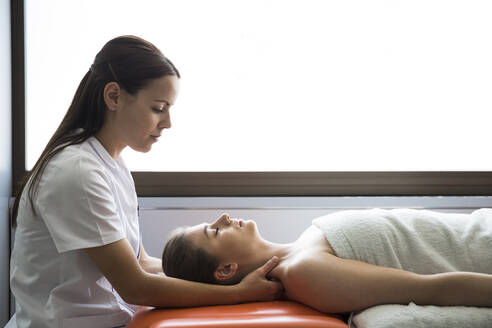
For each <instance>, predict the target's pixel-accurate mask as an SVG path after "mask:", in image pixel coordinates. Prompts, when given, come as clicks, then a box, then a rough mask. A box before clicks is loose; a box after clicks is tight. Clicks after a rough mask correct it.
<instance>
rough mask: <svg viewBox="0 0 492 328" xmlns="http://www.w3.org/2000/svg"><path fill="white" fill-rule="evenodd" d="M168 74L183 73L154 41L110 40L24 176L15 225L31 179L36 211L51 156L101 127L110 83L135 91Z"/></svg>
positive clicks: (15, 207) (14, 209) (15, 206)
mask: <svg viewBox="0 0 492 328" xmlns="http://www.w3.org/2000/svg"><path fill="white" fill-rule="evenodd" d="M167 75H174V76H177V77H178V78H179V77H180V74H179V72H178V70H177V69H176V67H175V66H174V65H173V63H171V61H170V60H169V59H167V58H166V57H165V56H164V55H163V54H162V52H161V51H160V50H159V49H158V48H157V47H156V46H154V45H153V44H152V43H150V42H148V41H146V40H144V39H142V38H139V37H136V36H132V35H126V36H120V37H117V38H114V39H112V40H110V41H108V42H107V43H106V44H105V45H104V47H103V48H102V49H101V51H99V53H98V54H97V55H96V58H95V59H94V62H93V64H92V65H91V67H90V68H89V70H88V72H87V73H86V74H85V76H84V77H83V79H82V81H81V82H80V84H79V86H78V88H77V91H76V92H75V96H74V98H73V100H72V103H71V104H70V107H69V108H68V111H67V113H66V114H65V117H64V118H63V120H62V122H61V123H60V125H59V126H58V129H57V130H56V131H55V133H54V134H53V136H52V137H51V139H50V140H49V142H48V144H47V145H46V148H45V149H44V150H43V152H42V154H41V156H40V157H39V159H38V160H37V162H36V164H35V165H34V167H33V169H32V170H31V171H30V172H29V173H28V174H27V176H26V177H25V178H24V181H23V182H22V185H21V188H20V190H19V192H18V193H17V195H16V197H15V201H14V204H13V206H12V211H11V213H10V214H11V219H12V226H14V227H15V226H16V224H17V213H18V210H19V202H20V198H21V196H22V193H23V191H24V189H25V187H26V185H27V183H28V181H30V182H29V188H28V198H29V200H30V205H31V208H32V210H33V211H34V212H35V208H34V203H33V196H34V195H35V193H36V190H37V187H38V183H39V180H40V178H41V176H42V174H43V171H44V169H45V167H46V165H47V164H48V162H49V160H50V159H51V158H52V157H53V156H55V155H56V154H57V153H59V152H60V151H61V150H63V149H64V148H65V147H67V146H70V145H75V144H80V143H82V142H84V141H85V140H87V139H88V138H89V137H91V136H93V135H95V134H96V133H97V132H98V131H99V130H100V129H101V128H102V126H103V124H104V119H105V110H106V104H105V102H104V99H103V93H104V87H105V86H106V84H107V83H109V82H117V83H118V84H119V85H120V87H121V88H123V89H124V90H125V91H126V92H128V93H130V94H132V95H134V94H136V93H137V92H138V91H139V90H141V89H143V88H144V87H145V86H147V85H148V84H149V83H150V82H151V81H152V80H153V79H156V78H160V77H163V76H167Z"/></svg>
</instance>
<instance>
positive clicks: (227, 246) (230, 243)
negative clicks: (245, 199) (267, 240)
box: [186, 214, 260, 262]
mask: <svg viewBox="0 0 492 328" xmlns="http://www.w3.org/2000/svg"><path fill="white" fill-rule="evenodd" d="M186 236H187V238H190V240H191V241H192V243H193V244H194V245H195V246H197V247H199V248H202V249H204V250H205V251H207V252H209V253H210V254H213V255H215V256H217V257H218V258H219V260H220V261H235V262H239V261H240V260H241V259H248V258H249V257H250V256H251V249H254V248H253V247H252V246H253V245H254V244H255V243H257V242H259V240H260V237H259V235H258V231H257V228H256V223H255V222H254V221H251V220H247V221H244V220H239V219H231V218H230V217H229V215H228V214H222V215H221V216H220V217H219V218H218V219H217V220H215V221H214V222H213V223H211V224H208V223H202V224H199V225H196V226H193V227H190V228H188V230H187V231H186Z"/></svg>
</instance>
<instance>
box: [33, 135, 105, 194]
mask: <svg viewBox="0 0 492 328" xmlns="http://www.w3.org/2000/svg"><path fill="white" fill-rule="evenodd" d="M106 171H107V170H106V169H105V167H104V166H103V165H102V163H101V161H100V160H99V159H98V157H97V155H96V154H95V153H93V152H92V151H91V150H90V149H89V148H88V147H87V145H86V144H85V143H82V144H78V145H71V146H68V147H66V148H64V149H63V150H61V151H60V152H59V153H58V154H56V155H55V156H54V157H53V158H52V159H51V160H50V161H49V163H48V164H47V165H46V169H45V172H44V173H43V180H45V182H46V183H49V184H58V185H63V184H68V185H74V184H85V183H87V182H89V181H90V180H93V179H97V180H99V179H101V178H102V179H105V177H106V175H107V172H106Z"/></svg>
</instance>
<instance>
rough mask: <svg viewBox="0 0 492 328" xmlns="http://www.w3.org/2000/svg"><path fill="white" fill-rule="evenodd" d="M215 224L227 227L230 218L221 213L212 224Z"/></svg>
mask: <svg viewBox="0 0 492 328" xmlns="http://www.w3.org/2000/svg"><path fill="white" fill-rule="evenodd" d="M215 224H218V225H220V224H223V225H229V224H231V217H230V216H229V214H227V213H222V214H221V215H220V216H219V218H218V219H217V220H216V221H215V222H214V225H215Z"/></svg>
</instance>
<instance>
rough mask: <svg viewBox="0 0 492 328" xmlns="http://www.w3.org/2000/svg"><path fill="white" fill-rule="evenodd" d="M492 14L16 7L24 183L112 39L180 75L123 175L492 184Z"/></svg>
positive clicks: (430, 8)
mask: <svg viewBox="0 0 492 328" xmlns="http://www.w3.org/2000/svg"><path fill="white" fill-rule="evenodd" d="M491 17H492V2H490V1H487V0H483V1H478V0H456V1H449V0H412V1H398V0H391V1H388V0H384V1H383V0H382V1H371V0H353V1H326V0H318V1H315V0H289V1H288V0H238V1H231V0H213V1H210V0H185V1H184V0H172V1H171V0H168V1H163V0H155V1H150V0H147V1H122V0H111V1H110V0H105V1H99V0H78V1H75V0H71V1H65V0H44V1H38V0H27V1H26V117H27V119H26V156H27V163H26V166H27V167H26V168H27V169H30V168H32V166H33V164H34V163H35V161H36V159H37V158H38V156H39V154H40V153H41V151H42V149H43V148H44V146H45V144H46V143H47V141H48V139H49V137H50V136H51V135H52V134H53V132H54V131H55V129H56V127H57V125H58V124H59V122H60V120H61V118H62V117H63V115H64V113H65V111H66V110H67V108H68V106H69V104H70V102H71V99H72V97H73V95H74V93H75V90H76V88H77V85H78V84H79V82H80V80H81V79H82V77H83V75H84V74H85V73H86V72H87V70H88V69H89V67H90V65H91V63H92V60H93V59H94V56H95V55H96V53H97V52H98V51H99V50H100V48H101V47H102V46H103V44H104V43H105V42H106V41H108V40H109V39H111V38H113V37H115V36H119V35H123V34H134V35H138V36H141V37H143V38H145V39H147V40H149V41H151V42H153V43H154V44H155V45H157V46H158V47H159V48H160V49H161V50H162V51H163V53H164V54H165V55H166V56H168V57H169V58H170V59H171V60H172V61H173V62H174V64H175V65H176V66H177V67H178V69H179V70H180V73H181V74H182V79H181V93H180V95H179V97H178V101H177V103H176V105H175V107H174V108H173V109H172V110H171V115H172V121H173V127H172V128H171V129H170V130H167V131H165V132H164V134H163V137H162V138H161V139H160V141H159V142H158V143H157V144H155V145H154V146H153V149H152V151H151V152H149V153H148V154H139V153H136V152H134V151H132V150H125V152H124V154H123V156H124V157H125V159H126V162H127V164H128V166H129V167H130V169H131V170H134V171H492V151H491V150H490V144H491V141H492V138H491V132H490V131H491V122H492V117H491V116H492V115H491V113H492V97H491V90H492V60H491V58H492V42H490V40H492V20H491V19H490V18H491Z"/></svg>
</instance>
